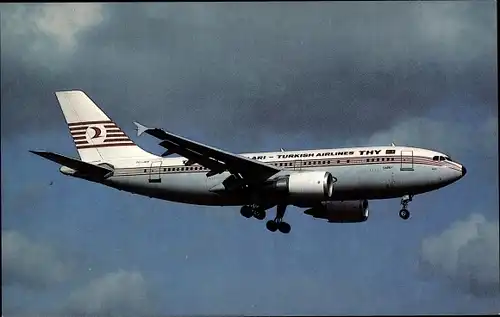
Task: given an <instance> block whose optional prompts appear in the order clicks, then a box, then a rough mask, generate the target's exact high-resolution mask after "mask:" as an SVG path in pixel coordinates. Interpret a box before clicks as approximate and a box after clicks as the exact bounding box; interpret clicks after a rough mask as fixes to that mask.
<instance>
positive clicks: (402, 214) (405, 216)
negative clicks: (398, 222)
mask: <svg viewBox="0 0 500 317" xmlns="http://www.w3.org/2000/svg"><path fill="white" fill-rule="evenodd" d="M399 216H400V217H401V219H404V220H407V219H408V218H410V212H409V211H408V210H407V209H404V208H403V209H401V210H400V211H399Z"/></svg>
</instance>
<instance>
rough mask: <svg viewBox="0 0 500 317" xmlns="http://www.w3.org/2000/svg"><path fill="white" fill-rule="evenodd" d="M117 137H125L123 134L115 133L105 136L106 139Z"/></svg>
mask: <svg viewBox="0 0 500 317" xmlns="http://www.w3.org/2000/svg"><path fill="white" fill-rule="evenodd" d="M117 136H126V135H125V133H123V132H115V133H107V134H106V137H108V138H112V137H117Z"/></svg>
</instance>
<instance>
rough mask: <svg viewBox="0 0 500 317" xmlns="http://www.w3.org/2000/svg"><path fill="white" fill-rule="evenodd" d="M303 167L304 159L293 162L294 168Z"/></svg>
mask: <svg viewBox="0 0 500 317" xmlns="http://www.w3.org/2000/svg"><path fill="white" fill-rule="evenodd" d="M301 169H302V160H296V161H294V162H293V170H294V171H300V170H301Z"/></svg>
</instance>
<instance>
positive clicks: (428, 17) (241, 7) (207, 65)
mask: <svg viewBox="0 0 500 317" xmlns="http://www.w3.org/2000/svg"><path fill="white" fill-rule="evenodd" d="M23 8H25V7H23ZM103 8H105V10H104V9H103V12H105V14H102V22H101V23H99V24H97V22H96V21H98V20H97V19H96V20H94V21H93V22H92V23H93V24H90V23H88V24H85V25H92V26H91V27H90V26H88V27H86V28H83V27H80V29H81V30H82V31H81V32H80V34H81V36H80V37H78V45H77V47H76V49H75V52H74V54H72V55H71V63H67V64H65V66H64V67H63V68H62V70H61V72H59V73H58V74H57V76H54V74H53V73H51V72H47V70H46V69H34V70H33V69H29V68H27V66H26V65H25V63H23V62H22V61H21V59H22V56H23V54H22V51H21V50H20V49H19V47H18V49H17V50H16V49H15V48H12V52H15V53H16V54H10V55H9V56H5V57H4V56H2V60H3V65H5V66H4V67H3V69H2V72H3V73H2V105H7V106H6V107H5V109H4V107H2V112H3V113H2V120H3V121H2V126H5V127H2V129H3V130H2V135H3V136H4V135H6V136H11V135H12V133H14V131H16V130H19V129H20V128H22V129H23V131H39V130H40V129H47V128H50V127H54V126H60V127H61V128H62V127H63V126H64V125H63V124H62V122H61V121H60V120H61V116H60V115H58V114H57V113H58V112H59V111H58V109H57V105H56V103H55V99H54V97H53V91H55V90H60V89H72V88H81V89H84V90H86V91H87V92H88V94H89V95H90V96H91V97H92V98H93V99H94V100H96V101H97V102H98V103H99V104H100V105H101V106H102V107H103V109H104V110H105V111H106V112H108V113H109V114H110V115H111V117H113V118H114V119H115V120H116V121H118V122H120V121H121V120H123V121H125V122H130V121H131V120H132V119H137V120H139V119H140V120H142V121H143V122H145V123H147V124H150V125H158V126H161V127H165V128H168V129H173V131H174V132H179V133H180V132H182V130H178V129H186V127H192V126H196V127H198V128H199V129H201V130H202V131H200V132H204V133H208V134H212V135H213V136H215V137H217V138H220V139H221V140H224V141H228V140H231V139H233V138H244V137H245V136H246V135H248V133H249V132H251V133H252V134H253V135H255V136H256V137H259V136H261V135H266V134H269V133H272V134H281V135H283V134H286V135H291V134H298V133H302V132H305V133H308V134H311V135H312V136H314V137H315V138H316V139H319V140H328V139H329V138H330V137H331V136H332V135H335V136H336V137H337V138H339V139H342V138H346V137H350V136H363V135H370V134H373V133H375V132H377V131H380V130H383V129H384V128H385V127H386V126H388V125H389V126H390V125H392V124H394V123H396V122H398V121H399V120H406V119H408V118H409V117H412V116H422V115H424V114H425V113H427V111H428V110H429V109H431V108H433V107H437V106H439V105H440V104H442V102H443V100H449V99H452V100H453V101H457V102H458V103H463V104H470V103H472V102H474V104H477V107H482V108H488V109H492V110H491V111H496V108H497V105H496V100H497V98H496V97H497V90H496V86H497V85H496V78H497V75H496V55H495V52H496V42H495V40H494V39H495V36H494V35H495V31H496V28H495V14H494V11H493V10H492V9H493V8H494V3H490V2H484V3H480V4H476V5H470V4H468V3H464V2H453V3H438V2H404V3H393V2H388V3H376V4H375V3H367V4H366V3H363V4H358V3H355V2H351V3H326V2H320V3H290V4H285V3H245V4H232V3H214V4H197V3H196V4H193V3H189V4H184V3H167V4H151V3H148V4H142V3H141V4H136V3H134V4H127V5H115V4H109V5H104V6H103ZM23 10H27V9H23ZM40 12H42V11H40ZM95 15H96V16H99V15H98V14H95ZM42 16H46V17H48V16H50V15H49V14H42V13H39V14H38V17H37V18H30V17H27V18H26V20H27V23H32V24H36V25H39V27H41V29H42V31H40V32H38V33H35V34H31V35H30V36H29V37H26V38H24V39H23V43H25V42H26V41H27V42H28V43H29V42H30V41H37V40H40V41H42V40H43V41H45V40H47V41H48V39H49V37H51V38H54V37H55V38H58V39H59V40H58V41H59V42H60V43H71V42H72V40H70V39H75V38H76V35H72V34H73V32H68V34H69V35H67V34H66V33H62V34H59V33H57V32H56V31H50V32H49V31H45V30H56V29H57V30H58V29H59V25H70V24H69V22H67V20H63V21H62V22H61V21H60V22H51V23H49V22H39V21H40V20H42V21H44V20H43V19H48V18H41V17H42ZM37 21H38V22H37ZM430 21H432V23H430ZM78 25H80V24H78ZM457 25H459V26H460V28H459V29H458V30H459V31H457V29H456V27H455V26H457ZM56 26H57V27H56ZM396 26H397V27H396ZM9 32H11V31H10V30H5V31H2V34H3V33H9ZM55 34H57V35H55ZM7 35H9V34H7ZM11 35H12V34H11ZM11 35H10V36H11ZM49 42H50V41H49ZM49 42H48V43H49ZM61 45H66V46H67V47H70V46H71V45H69V44H61ZM40 58H42V57H40ZM56 63H57V61H56ZM28 74H29V75H28ZM14 78H15V79H16V80H15V81H14ZM26 91H30V92H31V93H30V94H26V93H25V92H26ZM14 105H17V107H15V106H14ZM49 108H50V109H49ZM40 109H44V110H47V111H40ZM35 114H36V115H35ZM221 114H224V115H221ZM3 118H6V119H3ZM178 118H182V119H183V120H182V123H181V122H179V120H178ZM249 142H250V141H249Z"/></svg>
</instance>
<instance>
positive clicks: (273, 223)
mask: <svg viewBox="0 0 500 317" xmlns="http://www.w3.org/2000/svg"><path fill="white" fill-rule="evenodd" d="M266 228H267V230H269V231H271V232H275V231H276V230H277V229H278V224H277V223H276V221H274V220H269V221H268V222H267V223H266Z"/></svg>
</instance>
